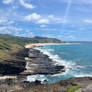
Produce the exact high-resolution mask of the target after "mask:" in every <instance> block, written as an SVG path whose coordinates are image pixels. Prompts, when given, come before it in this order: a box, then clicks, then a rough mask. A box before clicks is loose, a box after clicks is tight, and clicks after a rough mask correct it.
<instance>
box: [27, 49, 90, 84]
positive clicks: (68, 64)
mask: <svg viewBox="0 0 92 92" xmlns="http://www.w3.org/2000/svg"><path fill="white" fill-rule="evenodd" d="M35 49H37V50H40V51H41V52H42V53H43V54H46V55H48V56H49V58H50V59H52V60H53V63H54V64H58V65H64V66H65V72H63V73H59V74H54V75H31V76H28V77H27V80H28V81H30V82H34V81H36V80H39V81H41V83H44V81H45V80H47V81H50V79H48V76H49V77H52V78H56V77H60V78H61V79H62V77H64V76H65V77H66V78H68V76H71V77H84V76H85V77H92V73H91V74H83V73H81V72H80V73H79V72H78V71H77V70H80V69H83V68H86V67H89V66H81V65H77V64H76V63H74V62H72V61H66V60H63V59H61V58H60V57H59V56H58V55H54V54H53V53H52V52H54V49H50V48H46V49H45V48H39V47H36V48H35ZM90 67H92V66H91V65H90ZM61 76H62V77H61Z"/></svg>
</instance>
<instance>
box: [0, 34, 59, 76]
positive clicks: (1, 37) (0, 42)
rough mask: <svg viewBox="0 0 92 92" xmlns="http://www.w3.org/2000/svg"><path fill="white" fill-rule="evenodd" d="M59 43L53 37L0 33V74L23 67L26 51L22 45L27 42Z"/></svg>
mask: <svg viewBox="0 0 92 92" xmlns="http://www.w3.org/2000/svg"><path fill="white" fill-rule="evenodd" d="M50 42H54V43H59V42H61V41H60V40H58V39H55V38H46V37H34V38H27V37H18V36H12V35H8V34H0V74H7V73H11V74H12V73H13V72H18V71H19V70H20V71H21V70H23V69H24V67H25V60H24V58H25V57H27V54H28V52H27V51H25V49H24V45H26V44H29V43H50Z"/></svg>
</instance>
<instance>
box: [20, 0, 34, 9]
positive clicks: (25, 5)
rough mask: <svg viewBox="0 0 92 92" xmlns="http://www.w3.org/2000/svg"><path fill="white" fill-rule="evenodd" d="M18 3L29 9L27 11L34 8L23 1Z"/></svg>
mask: <svg viewBox="0 0 92 92" xmlns="http://www.w3.org/2000/svg"><path fill="white" fill-rule="evenodd" d="M20 3H21V5H22V6H24V7H25V8H29V9H33V8H35V7H34V6H33V5H32V4H28V3H25V1H24V0H20Z"/></svg>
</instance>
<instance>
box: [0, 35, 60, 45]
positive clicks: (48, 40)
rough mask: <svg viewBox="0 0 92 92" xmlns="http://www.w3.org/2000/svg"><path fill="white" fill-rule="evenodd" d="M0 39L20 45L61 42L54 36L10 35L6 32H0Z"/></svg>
mask: <svg viewBox="0 0 92 92" xmlns="http://www.w3.org/2000/svg"><path fill="white" fill-rule="evenodd" d="M0 40H5V41H12V42H15V43H17V44H19V45H22V46H23V45H25V44H28V43H53V42H54V43H60V42H61V41H60V40H58V39H56V38H47V37H33V38H27V37H18V36H12V35H8V34H0Z"/></svg>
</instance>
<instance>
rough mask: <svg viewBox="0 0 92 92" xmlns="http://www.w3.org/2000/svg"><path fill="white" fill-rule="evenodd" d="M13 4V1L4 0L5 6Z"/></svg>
mask: <svg viewBox="0 0 92 92" xmlns="http://www.w3.org/2000/svg"><path fill="white" fill-rule="evenodd" d="M12 2H13V0H3V3H4V4H10V3H12Z"/></svg>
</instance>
